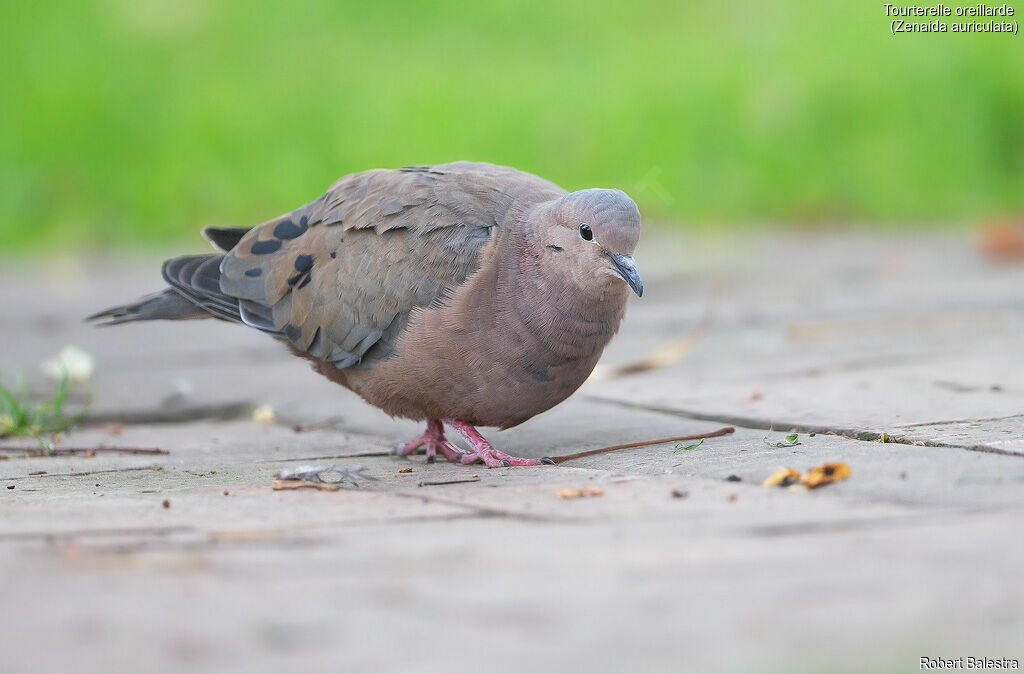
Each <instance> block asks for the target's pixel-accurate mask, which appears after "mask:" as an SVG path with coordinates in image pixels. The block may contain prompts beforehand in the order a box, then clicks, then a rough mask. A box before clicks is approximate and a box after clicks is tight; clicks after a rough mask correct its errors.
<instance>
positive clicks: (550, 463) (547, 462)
mask: <svg viewBox="0 0 1024 674" xmlns="http://www.w3.org/2000/svg"><path fill="white" fill-rule="evenodd" d="M540 462H541V463H543V464H544V465H545V466H553V465H555V462H554V461H553V460H552V459H551V457H550V456H542V457H540Z"/></svg>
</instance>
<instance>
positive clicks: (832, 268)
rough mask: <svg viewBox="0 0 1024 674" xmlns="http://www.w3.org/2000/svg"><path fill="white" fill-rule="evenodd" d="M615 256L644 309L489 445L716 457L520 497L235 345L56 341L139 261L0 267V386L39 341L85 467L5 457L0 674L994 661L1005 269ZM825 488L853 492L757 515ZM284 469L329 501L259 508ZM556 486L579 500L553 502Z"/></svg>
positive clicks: (1004, 471)
mask: <svg viewBox="0 0 1024 674" xmlns="http://www.w3.org/2000/svg"><path fill="white" fill-rule="evenodd" d="M637 257H638V259H639V260H640V262H641V264H642V265H643V268H644V272H645V285H646V287H647V292H646V293H645V297H644V299H643V300H641V301H639V302H633V303H632V304H631V306H630V310H629V314H628V316H627V321H626V323H625V324H624V325H623V328H622V330H621V333H620V335H619V336H618V337H617V338H616V340H615V341H614V342H613V344H612V345H611V347H610V348H609V349H608V351H607V353H606V355H605V358H603V359H602V362H601V367H600V368H599V371H598V373H597V374H596V376H595V377H593V378H592V379H591V380H590V381H588V382H587V383H586V384H585V386H584V387H583V389H582V390H581V391H580V392H579V393H578V394H577V395H575V396H573V397H572V398H571V399H570V400H569V401H567V402H566V403H564V404H563V405H560V406H558V407H556V408H555V409H554V410H552V411H550V412H548V413H545V414H543V415H541V416H539V417H537V418H536V419H533V420H531V421H529V422H527V423H526V424H523V425H522V426H520V427H517V428H514V429H511V430H508V431H503V432H498V431H494V430H489V431H487V432H486V433H485V434H486V435H487V436H488V437H489V438H490V439H492V440H493V441H494V442H495V444H497V445H498V446H500V447H501V448H502V449H504V450H506V451H509V452H511V453H518V454H522V455H526V456H546V455H557V454H568V453H574V452H579V451H584V450H589V449H596V448H601V447H606V446H610V445H617V444H621V443H629V442H634V441H638V440H647V439H655V438H665V437H670V436H680V435H687V434H693V433H700V432H706V431H711V430H714V429H716V428H719V427H721V426H723V425H731V426H734V427H735V432H734V433H732V434H729V435H726V436H722V437H717V438H712V439H708V440H706V441H705V442H704V443H703V444H701V445H699V446H698V447H696V448H694V449H689V450H687V449H683V448H682V447H677V446H676V443H662V444H658V445H652V446H647V447H640V448H634V449H627V450H622V451H618V452H614V453H606V454H599V455H593V456H587V457H583V458H579V459H575V460H572V461H569V462H566V463H564V464H560V465H559V466H556V467H537V468H529V469H522V468H501V469H486V468H484V467H483V466H473V467H466V466H457V465H450V464H447V463H446V462H444V461H439V462H438V463H435V464H429V465H428V464H426V463H425V462H424V460H423V457H422V456H414V457H395V456H390V455H387V452H388V451H389V450H390V448H392V447H393V446H394V445H395V444H396V443H397V442H400V441H402V440H404V439H407V438H408V437H411V436H412V435H413V434H415V433H418V432H419V430H420V429H419V426H418V424H415V423H412V422H408V421H401V420H393V419H390V418H389V417H387V415H385V414H383V413H382V412H380V411H378V410H375V409H373V408H370V407H368V406H367V405H365V404H364V403H362V402H361V401H360V400H359V399H358V398H357V397H355V396H353V395H352V394H350V393H349V392H347V391H344V390H343V389H340V388H339V387H337V386H335V385H333V384H331V383H330V382H328V381H326V380H323V379H321V378H319V377H318V376H316V375H315V374H313V373H312V372H310V370H309V367H308V366H307V365H306V364H305V363H304V362H301V361H299V360H296V359H294V358H293V357H291V356H290V355H289V354H288V353H287V351H286V350H285V349H283V348H282V347H280V346H278V345H276V344H274V343H273V342H272V341H270V340H268V339H265V338H264V337H263V336H262V335H259V334H254V333H253V332H251V331H246V330H243V329H239V328H237V327H235V326H230V325H225V324H220V323H216V322H205V323H201V324H200V323H184V324H168V323H164V324H149V325H139V326H127V327H123V328H119V329H107V330H97V329H94V328H91V327H89V326H86V325H84V324H83V323H82V322H81V320H80V319H81V317H82V316H83V315H85V314H87V313H90V312H92V311H96V310H99V309H102V308H104V307H105V306H107V305H109V304H113V303H117V302H120V301H122V300H124V299H127V298H130V297H133V296H135V295H137V294H141V293H144V292H148V291H150V290H152V289H155V288H156V287H158V286H159V274H158V266H157V265H158V259H156V258H150V257H146V256H141V257H140V256H135V257H126V258H121V259H118V258H111V259H99V258H91V259H61V260H55V261H53V262H52V263H49V264H48V266H44V267H43V268H41V269H40V268H37V267H36V266H34V265H33V266H32V267H31V269H32V271H33V273H31V274H29V273H26V269H28V268H29V267H28V266H27V263H24V262H19V261H17V260H5V261H3V262H0V302H2V303H3V306H4V307H5V309H4V312H3V314H2V315H0V344H3V348H2V349H0V375H2V376H3V380H4V381H5V382H8V381H9V377H10V376H12V375H13V374H14V373H15V372H20V373H22V374H23V375H24V377H25V380H26V384H25V385H26V387H27V389H28V390H29V391H34V392H36V393H38V394H43V393H45V392H46V391H47V390H49V389H50V388H51V387H52V383H51V382H48V381H47V380H46V379H45V377H44V376H43V375H42V373H41V370H40V362H41V361H43V360H44V359H46V358H48V357H49V356H51V355H53V354H54V353H56V351H58V350H59V349H60V348H61V347H63V346H64V345H66V344H76V345H78V346H79V347H81V348H83V349H85V350H87V351H88V352H90V353H91V354H93V355H94V356H95V358H96V362H97V367H96V373H95V375H94V377H93V380H92V382H91V384H90V385H89V386H88V388H87V389H82V390H79V391H77V392H76V394H75V395H74V396H73V403H74V404H75V405H84V404H86V403H87V402H88V411H87V416H86V417H85V419H84V421H83V423H82V425H81V426H80V427H79V428H78V429H76V430H75V431H73V432H71V433H69V434H67V435H66V436H65V437H64V438H62V439H61V441H60V442H59V443H58V447H81V448H92V449H94V452H93V453H92V455H85V454H78V455H74V456H25V455H24V454H22V453H18V452H6V453H4V452H0V455H2V456H6V457H7V458H4V459H0V568H2V569H3V573H2V574H0V596H2V597H3V598H4V601H5V607H6V608H7V610H6V611H4V612H3V614H2V615H3V617H2V618H0V671H3V672H8V671H9V672H37V671H83V672H109V671H142V672H146V671H152V672H178V671H182V670H183V669H187V670H189V671H197V672H201V671H211V672H212V671H216V672H225V671H227V672H232V671H239V672H241V671H245V672H253V671H256V672H260V671H268V672H269V671H280V670H281V669H282V668H320V669H324V668H326V669H329V670H332V671H333V670H337V669H344V670H353V671H381V670H385V671H398V672H404V671H408V672H431V671H438V672H441V671H444V672H450V671H461V670H466V669H470V668H472V669H474V670H480V669H483V670H485V671H496V672H505V671H508V672H513V671H523V670H539V671H551V670H563V671H565V670H569V671H580V670H586V671H596V672H603V671H623V670H626V671H651V672H661V671H664V672H669V671H672V672H675V671H765V672H776V671H777V672H817V671H823V670H826V671H839V672H842V671H865V670H880V671H894V672H895V671H912V670H917V669H918V661H919V658H920V657H921V656H933V657H934V656H943V657H959V656H966V655H974V656H987V657H993V658H995V657H1011V658H1017V659H1018V660H1019V659H1021V658H1022V657H1024V649H1022V643H1024V642H1021V640H1020V636H1019V635H1020V634H1022V633H1024V610H1022V609H1021V607H1022V606H1024V589H1022V588H1024V585H1022V584H1021V583H1020V582H1019V575H1020V568H1021V563H1022V562H1024V542H1022V541H1024V539H1022V537H1021V536H1020V523H1021V521H1022V516H1024V440H1022V438H1024V423H1022V421H1024V371H1021V367H1022V366H1021V363H1020V359H1019V358H1018V357H1017V353H1018V351H1019V343H1020V335H1021V334H1022V331H1021V329H1022V327H1024V312H1022V309H1024V302H1022V300H1021V299H1020V288H1021V287H1024V266H1014V265H993V264H990V263H989V262H988V261H986V260H985V259H983V258H982V257H980V256H979V255H978V254H977V253H975V251H974V248H973V246H972V245H971V241H970V240H969V238H967V237H965V236H964V235H962V234H955V233H951V234H937V235H935V234H929V235H925V234H922V233H914V234H910V235H895V234H877V233H874V234H866V233H846V234H841V235H820V234H806V233H804V234H778V233H775V234H754V235H747V236H744V237H742V238H727V237H699V236H678V235H669V234H668V233H665V232H661V233H658V232H657V231H655V232H653V233H652V236H650V237H649V238H648V239H647V240H646V241H645V244H644V249H642V250H641V251H640V252H639V253H638V256H637ZM258 405H268V406H270V407H271V408H272V409H273V410H274V413H275V415H276V421H275V422H274V423H260V422H257V421H254V420H253V419H252V418H251V415H252V410H253V408H254V407H256V406H258ZM793 429H795V430H796V431H798V432H799V444H797V445H794V446H789V447H778V446H772V445H770V444H769V443H778V442H780V441H782V440H783V438H784V436H785V435H786V434H787V433H789V432H790V431H791V430H793ZM812 433H813V435H812ZM683 444H684V445H688V444H691V443H683ZM15 445H18V446H27V447H30V448H31V445H32V443H31V441H27V440H24V439H22V440H15V439H5V440H2V441H0V446H2V447H11V446H15ZM117 447H120V448H132V447H134V448H143V449H160V450H162V452H166V453H159V454H153V453H151V454H134V455H133V454H118V453H114V452H110V451H108V450H109V449H110V448H117ZM354 455H358V456H354ZM826 461H842V462H844V463H846V464H847V465H848V466H849V467H850V468H851V471H852V475H851V477H850V478H849V479H848V480H845V481H842V482H839V483H836V484H833V485H829V486H826V487H823V488H820V489H817V490H812V491H808V490H800V489H779V488H765V487H762V486H760V483H761V482H762V481H763V480H764V479H765V478H766V477H767V476H768V475H770V474H771V473H772V472H774V471H775V470H776V469H778V468H780V467H783V466H789V467H793V468H796V469H798V470H804V469H807V468H809V467H810V466H813V465H817V464H820V463H823V462H826ZM301 465H320V466H335V467H337V468H340V469H347V470H350V471H356V470H358V473H357V474H356V482H357V484H351V483H346V484H345V485H343V487H342V488H340V489H339V490H338V491H333V492H327V491H316V490H299V491H274V490H273V489H272V488H271V485H272V482H273V480H274V475H275V473H277V472H278V471H280V470H282V469H288V468H294V467H296V466H301ZM402 471H406V472H402ZM421 483H422V486H421ZM9 487H13V488H9ZM583 487H595V488H597V489H598V490H600V492H601V495H600V496H591V497H587V498H579V499H563V498H559V497H558V494H559V492H560V491H562V490H563V489H567V488H583ZM165 504H166V505H165Z"/></svg>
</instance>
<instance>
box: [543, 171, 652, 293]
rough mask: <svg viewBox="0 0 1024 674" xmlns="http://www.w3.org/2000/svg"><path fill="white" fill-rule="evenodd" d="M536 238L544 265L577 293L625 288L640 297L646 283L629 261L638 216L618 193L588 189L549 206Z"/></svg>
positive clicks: (635, 242) (631, 204) (619, 192)
mask: <svg viewBox="0 0 1024 674" xmlns="http://www.w3.org/2000/svg"><path fill="white" fill-rule="evenodd" d="M546 206H547V207H546V208H544V209H543V211H542V213H541V214H540V216H541V218H542V220H543V226H541V227H534V236H535V237H536V238H537V239H538V241H539V243H541V244H542V245H543V247H542V248H541V251H540V252H541V255H542V256H543V258H545V263H546V264H549V265H554V266H556V267H558V268H561V269H562V271H563V273H565V274H567V275H568V276H569V277H570V279H571V281H572V282H573V284H574V285H576V286H577V287H579V288H580V290H581V291H584V292H588V294H589V293H596V294H603V293H604V291H605V290H607V289H608V287H609V286H612V285H618V284H621V283H626V284H627V285H628V286H629V287H630V288H632V289H633V292H635V293H636V294H637V295H638V296H639V295H643V292H644V284H643V281H642V280H641V279H640V273H639V272H638V271H637V268H636V262H635V261H634V260H633V250H634V249H635V248H636V244H637V241H638V240H639V239H640V211H639V210H638V209H637V207H636V204H635V203H633V200H632V199H630V198H629V196H627V195H626V193H625V192H623V191H622V190H606V189H597V188H594V189H588V190H580V191H578V192H571V193H569V194H566V195H565V196H564V197H562V198H561V199H558V200H556V201H553V202H549V204H547V205H546Z"/></svg>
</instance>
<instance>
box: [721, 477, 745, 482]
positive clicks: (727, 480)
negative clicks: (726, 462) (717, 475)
mask: <svg viewBox="0 0 1024 674" xmlns="http://www.w3.org/2000/svg"><path fill="white" fill-rule="evenodd" d="M725 481H726V482H742V481H743V478H742V477H740V476H739V475H730V476H729V477H727V478H725Z"/></svg>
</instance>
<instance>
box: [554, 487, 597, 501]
mask: <svg viewBox="0 0 1024 674" xmlns="http://www.w3.org/2000/svg"><path fill="white" fill-rule="evenodd" d="M555 496H557V497H558V498H561V499H569V498H587V497H589V496H604V489H601V488H600V487H583V488H582V489H563V490H562V491H560V492H558V493H557V494H555Z"/></svg>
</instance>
